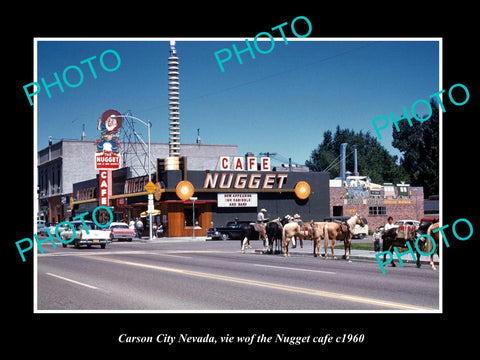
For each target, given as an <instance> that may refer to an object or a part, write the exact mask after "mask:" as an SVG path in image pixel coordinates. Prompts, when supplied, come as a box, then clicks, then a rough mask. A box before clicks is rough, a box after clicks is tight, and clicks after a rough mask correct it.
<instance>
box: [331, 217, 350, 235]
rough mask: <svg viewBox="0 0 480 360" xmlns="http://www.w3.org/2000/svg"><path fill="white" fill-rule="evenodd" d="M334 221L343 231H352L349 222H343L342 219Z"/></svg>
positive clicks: (346, 232) (345, 232)
mask: <svg viewBox="0 0 480 360" xmlns="http://www.w3.org/2000/svg"><path fill="white" fill-rule="evenodd" d="M334 222H335V223H337V224H338V225H339V226H340V230H341V231H342V233H344V234H348V233H349V232H350V227H349V226H348V225H347V224H345V223H343V222H341V221H340V220H334Z"/></svg>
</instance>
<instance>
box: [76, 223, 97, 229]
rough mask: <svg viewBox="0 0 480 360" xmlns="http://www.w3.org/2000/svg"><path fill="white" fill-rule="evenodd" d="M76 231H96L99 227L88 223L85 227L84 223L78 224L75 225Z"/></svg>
mask: <svg viewBox="0 0 480 360" xmlns="http://www.w3.org/2000/svg"><path fill="white" fill-rule="evenodd" d="M75 229H76V230H84V229H88V230H96V229H97V227H96V226H95V224H94V223H93V222H92V223H90V222H87V223H85V226H84V225H83V223H80V224H76V225H75Z"/></svg>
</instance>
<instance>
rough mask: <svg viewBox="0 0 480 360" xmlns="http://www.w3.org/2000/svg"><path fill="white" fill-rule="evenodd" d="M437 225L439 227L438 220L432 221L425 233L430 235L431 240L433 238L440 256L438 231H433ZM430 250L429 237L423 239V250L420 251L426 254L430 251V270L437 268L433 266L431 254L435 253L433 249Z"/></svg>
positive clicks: (431, 245) (431, 247)
mask: <svg viewBox="0 0 480 360" xmlns="http://www.w3.org/2000/svg"><path fill="white" fill-rule="evenodd" d="M439 227H440V223H438V222H436V223H433V224H432V225H430V226H429V227H428V230H427V234H428V235H430V236H431V237H432V239H433V240H435V247H436V249H437V254H438V255H439V256H440V246H439V238H440V232H439V231H437V232H433V230H436V229H438V228H439ZM432 250H433V244H432V240H430V238H427V239H426V240H425V244H424V250H422V252H424V253H427V254H428V253H429V252H432V253H431V254H430V267H431V268H432V270H437V268H436V267H435V262H434V261H433V254H435V251H432ZM418 257H419V258H420V255H418Z"/></svg>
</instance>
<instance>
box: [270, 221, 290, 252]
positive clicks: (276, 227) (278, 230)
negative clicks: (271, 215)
mask: <svg viewBox="0 0 480 360" xmlns="http://www.w3.org/2000/svg"><path fill="white" fill-rule="evenodd" d="M285 222H286V219H283V220H280V218H277V219H275V220H272V221H269V222H268V223H267V225H266V226H265V232H266V233H267V238H268V239H270V241H271V243H272V248H271V249H270V253H274V254H277V253H280V252H281V243H280V240H281V239H282V232H283V225H284V224H285ZM273 248H275V249H273Z"/></svg>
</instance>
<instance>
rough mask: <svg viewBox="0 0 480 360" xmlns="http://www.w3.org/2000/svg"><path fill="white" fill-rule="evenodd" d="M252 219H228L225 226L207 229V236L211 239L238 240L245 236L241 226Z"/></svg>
mask: <svg viewBox="0 0 480 360" xmlns="http://www.w3.org/2000/svg"><path fill="white" fill-rule="evenodd" d="M251 222H252V221H229V222H227V224H226V225H225V226H222V227H213V228H209V229H207V237H211V238H212V240H219V239H221V240H234V239H236V240H240V239H243V238H244V237H245V233H244V231H243V229H242V226H244V225H245V224H250V223H251Z"/></svg>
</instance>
